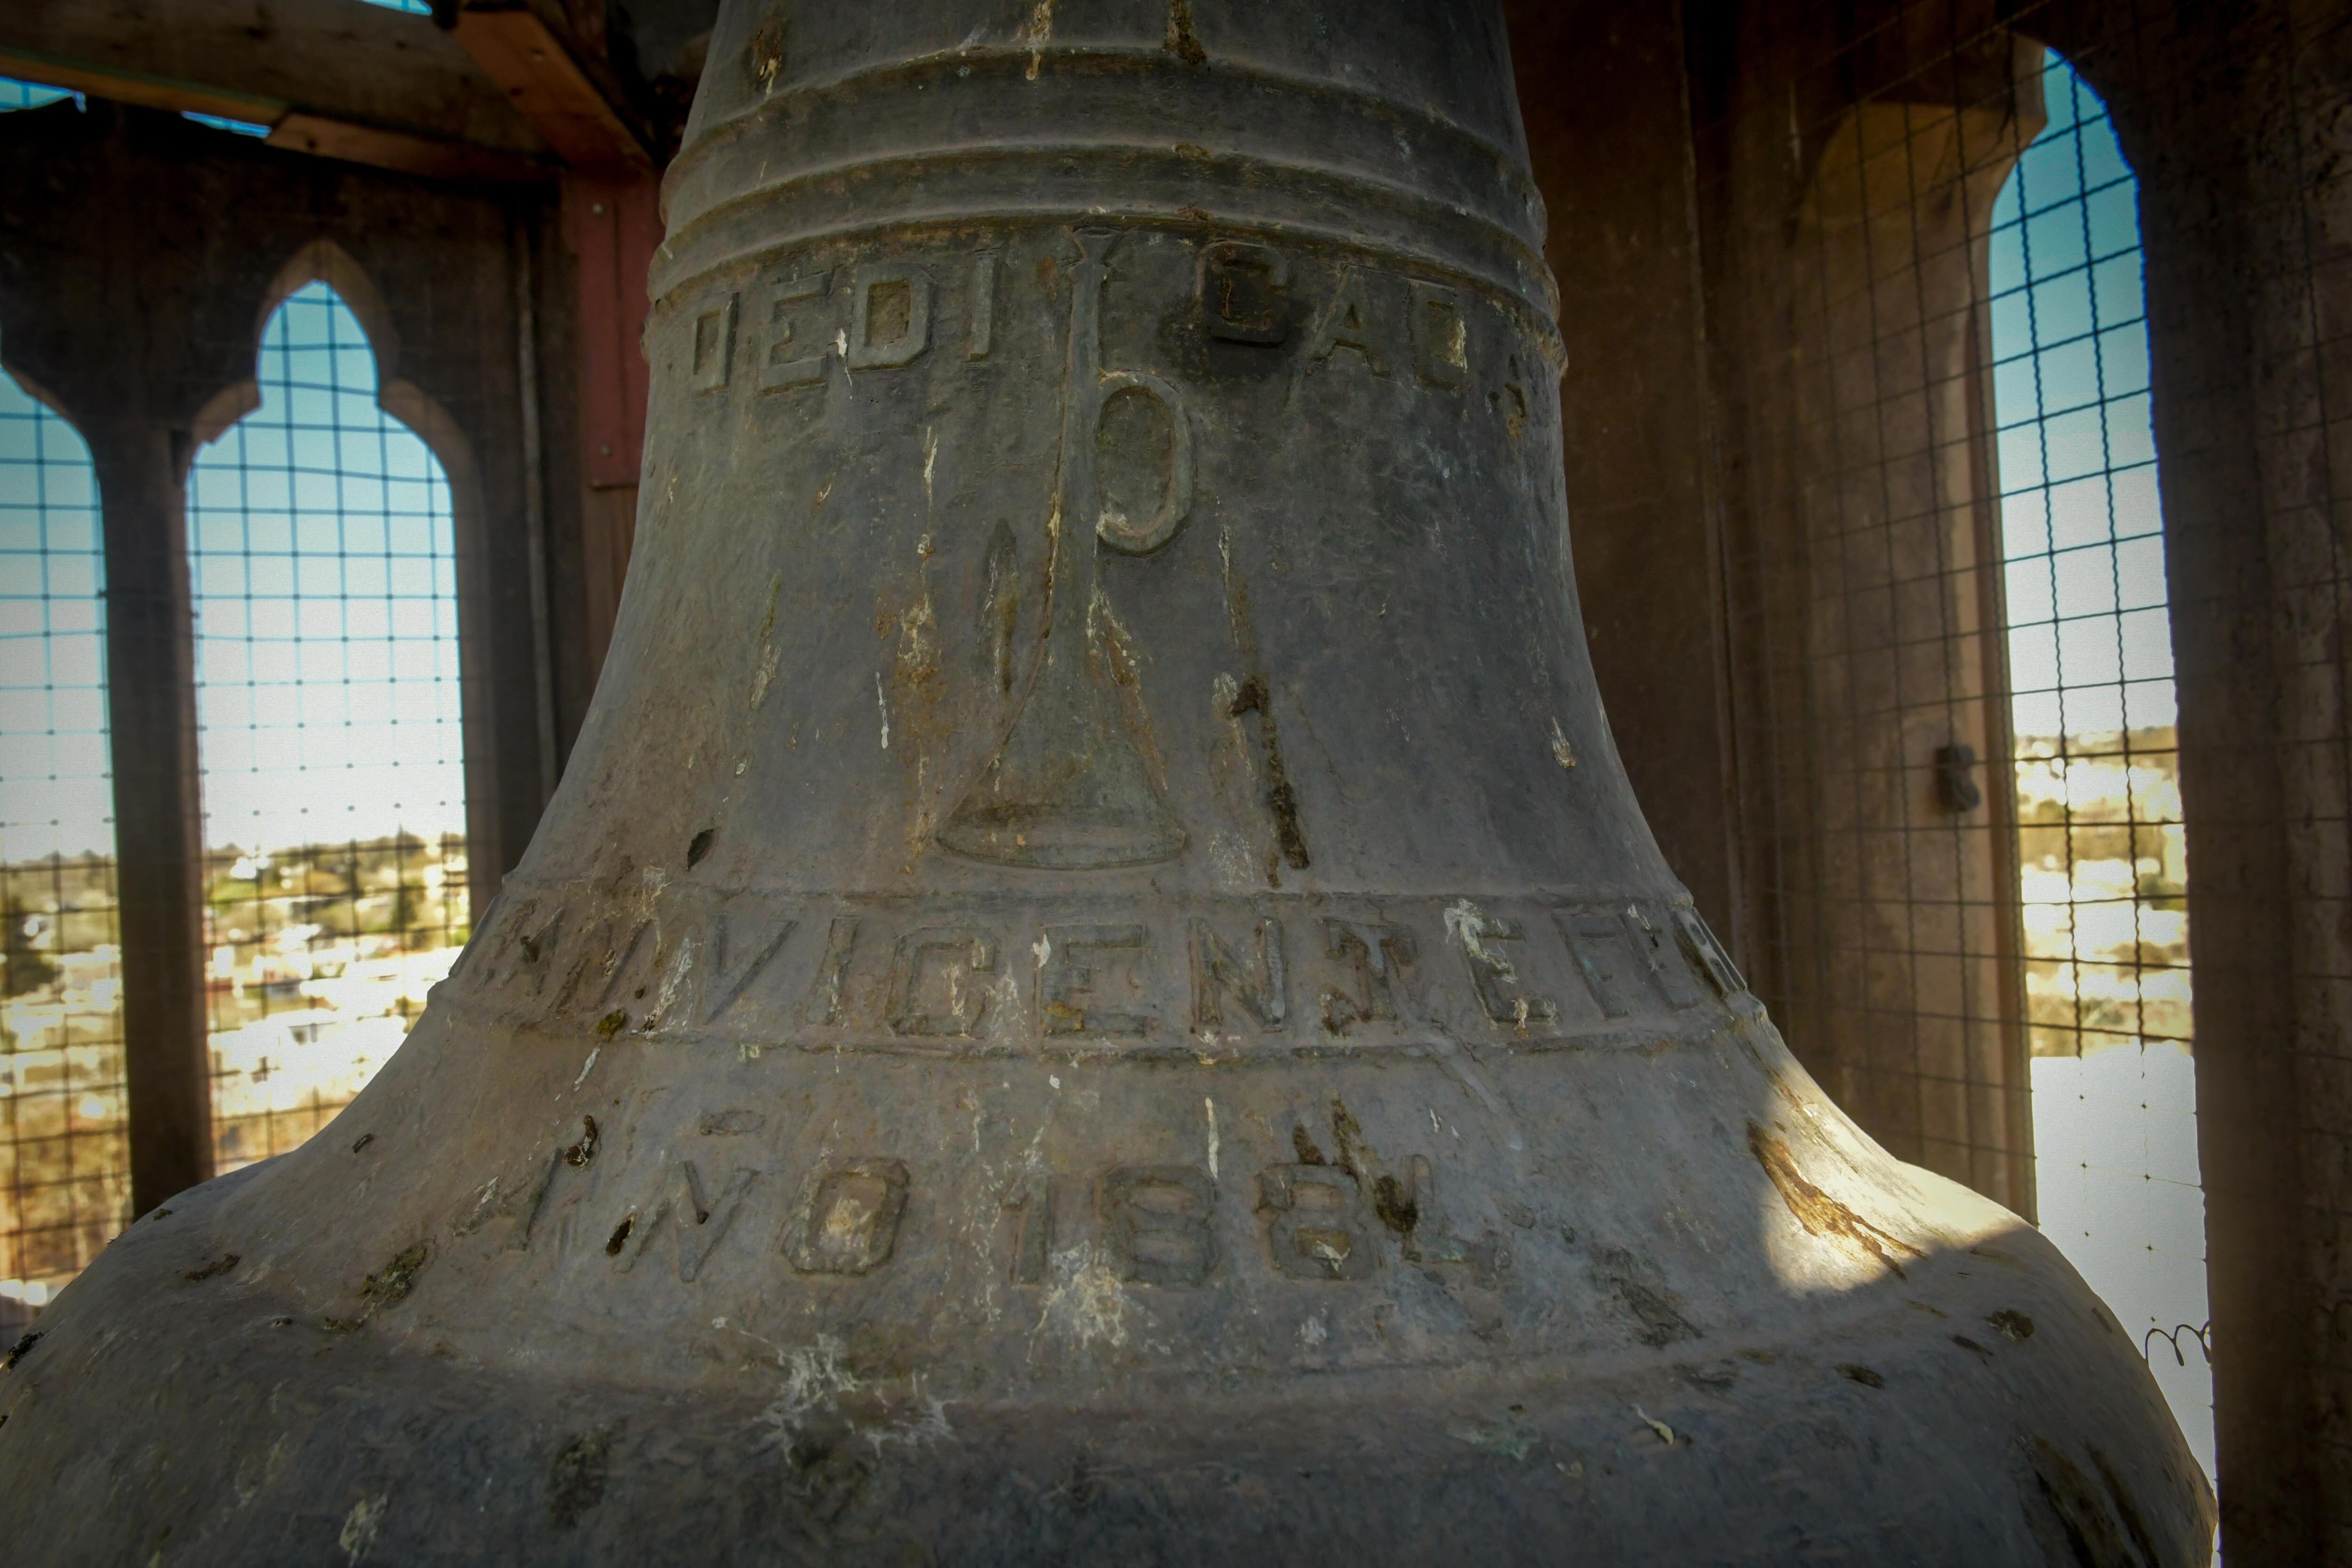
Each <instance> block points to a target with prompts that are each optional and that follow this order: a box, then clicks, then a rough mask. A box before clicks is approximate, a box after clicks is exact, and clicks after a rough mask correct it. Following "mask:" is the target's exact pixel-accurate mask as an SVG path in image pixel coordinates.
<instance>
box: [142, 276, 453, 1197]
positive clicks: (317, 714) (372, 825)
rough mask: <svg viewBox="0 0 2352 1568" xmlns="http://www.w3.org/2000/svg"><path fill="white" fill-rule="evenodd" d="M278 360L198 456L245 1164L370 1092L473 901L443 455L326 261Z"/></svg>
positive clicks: (263, 367)
mask: <svg viewBox="0 0 2352 1568" xmlns="http://www.w3.org/2000/svg"><path fill="white" fill-rule="evenodd" d="M259 382H260V390H261V405H260V406H259V408H257V410H256V411H255V412H254V413H253V414H251V415H249V416H247V418H246V419H245V420H244V421H243V422H242V423H240V424H239V425H237V426H236V427H234V428H233V429H232V430H231V431H229V432H228V434H227V435H226V436H225V437H223V438H222V439H221V440H220V441H219V442H218V443H217V444H216V445H215V446H213V447H208V448H207V449H205V451H204V452H203V453H202V454H200V455H199V457H198V458H197V459H196V462H195V465H194V470H193V472H192V474H191V476H190V479H189V509H188V531H189V540H190V551H191V566H192V572H193V575H194V596H195V608H196V682H197V687H196V690H197V720H198V724H199V726H200V734H201V752H200V754H201V758H202V762H203V768H204V800H205V847H206V855H207V863H206V867H205V890H206V898H207V908H206V921H207V941H208V942H209V943H210V946H211V965H210V970H209V1003H210V1017H211V1028H212V1060H213V1115H214V1131H215V1152H216V1157H217V1160H218V1163H219V1166H220V1168H221V1169H222V1170H224V1171H226V1170H230V1169H234V1168H236V1166H238V1165H241V1164H246V1163H251V1162H252V1161H255V1160H260V1159H266V1158H268V1156H270V1155H272V1154H276V1153H279V1152H284V1151H285V1150H287V1149H289V1148H292V1147H294V1146H295V1145H297V1144H299V1143H300V1142H302V1141H303V1140H304V1139H306V1138H308V1137H310V1134H311V1133H313V1132H314V1131H317V1130H318V1129H320V1127H322V1126H324V1125H325V1124H326V1123H327V1122H328V1121H331V1119H332V1118H333V1116H334V1114H335V1112H336V1111H337V1110H340V1109H341V1107H342V1106H343V1105H344V1104H345V1103H347V1102H348V1101H349V1100H351V1098H352V1096H353V1095H355V1094H356V1093H358V1092H359V1090H360V1089H361V1088H362V1086H363V1085H364V1084H365V1083H366V1082H367V1080H368V1079H369V1078H370V1077H372V1076H373V1074H374V1073H375V1071H376V1069H377V1068H380V1067H381V1066H382V1065H383V1062H384V1061H385V1060H386V1059H387V1058H389V1057H390V1056H391V1054H392V1052H393V1051H394V1049H395V1048H396V1047H398V1046H399V1044H400V1041H401V1039H402V1038H403V1037H404V1035H405V1034H406V1032H407V1028H408V1026H409V1024H410V1023H411V1022H412V1021H413V1020H414V1019H415V1016H416V1015H417V1014H418V1013H419V1012H420V1011H421V1010H422V1009H423V1006H424V1002H425V992H426V990H427V988H428V987H430V986H431V984H433V983H434V982H435V981H436V980H438V979H440V978H441V977H442V976H443V975H445V974H446V973H448V970H449V965H450V963H451V962H452V961H453V960H454V959H455V958H456V956H457V950H458V949H459V947H461V946H462V945H463V944H464V942H465V940H466V936H467V927H468V921H469V913H468V909H467V859H466V837H465V820H466V819H465V779H464V752H463V747H462V740H461V731H460V713H459V697H458V647H457V584H456V574H457V565H456V555H455V542H454V532H453V526H452V521H451V513H450V495H449V487H448V483H447V480H446V476H445V475H444V474H443V472H442V470H441V467H440V465H439V463H438V462H437V461H436V459H435V458H434V457H433V456H432V454H431V453H430V452H429V451H428V450H427V449H426V447H425V443H424V442H423V441H422V440H420V439H419V438H418V437H416V436H415V434H413V433H412V432H410V431H409V430H408V429H406V428H405V427H404V426H402V425H401V424H399V422H398V421H396V420H394V419H393V418H392V417H391V416H388V415H386V414H385V413H383V410H382V409H380V408H379V407H377V405H376V401H375V397H376V368H375V360H374V355H373V352H372V351H371V350H370V348H369V346H368V342H367V339H366V336H365V334H364V332H363V331H362V329H361V326H360V323H359V321H358V319H357V318H356V317H354V316H353V315H352V312H351V310H349V308H348V307H346V306H345V305H344V304H343V302H342V300H341V299H339V298H338V297H337V296H336V294H335V293H334V291H333V290H332V289H330V288H329V287H328V286H327V285H326V284H324V283H312V284H310V285H309V286H308V287H306V288H304V289H301V290H300V291H299V292H297V293H296V294H294V295H292V296H291V297H290V298H289V299H288V300H286V302H285V303H284V304H283V305H282V306H281V307H280V308H279V309H278V311H277V313H276V314H275V315H274V316H273V317H272V318H271V319H270V321H269V323H268V327H267V328H266V330H265V331H264V332H263V336H262V342H261V355H260V374H259Z"/></svg>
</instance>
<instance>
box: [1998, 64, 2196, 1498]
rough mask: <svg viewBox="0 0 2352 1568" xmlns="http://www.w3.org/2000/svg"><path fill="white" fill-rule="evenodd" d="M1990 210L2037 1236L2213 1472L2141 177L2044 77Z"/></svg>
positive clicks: (2084, 107)
mask: <svg viewBox="0 0 2352 1568" xmlns="http://www.w3.org/2000/svg"><path fill="white" fill-rule="evenodd" d="M2042 101H2043V103H2044V105H2045V106H2046V110H2047V113H2048V116H2049V120H2048V124H2047V127H2046V129H2044V130H2043V132H2042V134H2041V136H2040V137H2038V138H2037V139H2036V140H2035V141H2034V142H2033V143H2032V145H2031V146H2029V147H2028V148H2027V149H2026V150H2025V152H2024V153H2023V155H2022V156H2021V158H2020V159H2019V160H2018V165H2017V170H2016V173H2015V174H2013V175H2012V176H2011V179H2010V181H2009V183H2008V184H2007V185H2006V186H2005V187H2004V188H2003V189H2002V191H2001V194H2000V200H1999V202H1998V203H1997V204H1996V205H1995V206H1994V208H1993V212H1992V231H1991V239H1990V290H1991V302H1992V311H1991V327H1992V356H1993V362H1994V392H1995V408H1996V415H1997V418H1998V420H1999V424H2000V483H2001V490H2002V496H2001V527H2002V542H2003V547H2004V554H2005V556H2006V559H2007V566H2008V574H2007V590H2008V604H2009V626H2010V634H2009V649H2010V670H2011V690H2012V698H2011V713H2012V716H2013V724H2014V728H2015V731H2016V737H2017V739H2016V745H2017V798H2018V845H2019V852H2020V853H2019V859H2020V865H2021V874H2020V890H2021V903H2022V910H2023V924H2024V931H2025V976H2026V982H2025V984H2026V1003H2027V1008H2028V1018H2029V1023H2030V1026H2031V1031H2032V1052H2033V1064H2032V1076H2033V1119H2034V1145H2035V1154H2036V1160H2037V1164H2038V1171H2037V1184H2038V1188H2039V1193H2040V1200H2041V1211H2042V1212H2041V1220H2042V1228H2043V1230H2044V1231H2045V1232H2047V1233H2048V1234H2049V1236H2050V1237H2051V1238H2052V1239H2053V1240H2054V1241H2056V1242H2057V1243H2058V1245H2059V1246H2060V1247H2063V1249H2064V1250H2065V1252H2066V1254H2067V1256H2068V1257H2069V1258H2072V1259H2073V1261H2074V1265H2075V1267H2076V1268H2079V1269H2081V1270H2082V1272H2083V1275H2084V1278H2085V1279H2088V1280H2089V1281H2090V1283H2091V1285H2092V1287H2093V1288H2094V1289H2096V1290H2097V1291H2098V1292H2099V1293H2100V1295H2101V1296H2102V1297H2104V1298H2105V1300H2106V1302H2107V1304H2108V1306H2109V1307H2110V1308H2112V1309H2113V1310H2115V1312H2116V1315H2117V1317H2118V1318H2119V1319H2120V1320H2121V1321H2123V1323H2124V1324H2125V1325H2126V1328H2128V1329H2129V1330H2130V1331H2131V1332H2132V1333H2133V1335H2134V1337H2135V1338H2137V1339H2139V1340H2141V1342H2143V1344H2144V1345H2145V1346H2147V1348H2148V1349H2149V1350H2150V1351H2151V1352H2153V1353H2152V1354H2151V1356H2150V1364H2151V1365H2152V1366H2153V1367H2154V1368H2155V1370H2156V1372H2157V1375H2158V1381H2159V1382H2160V1383H2162V1384H2163V1385H2164V1387H2165V1392H2166V1394H2167V1396H2168V1398H2169V1399H2170V1400H2171V1402H2172V1405H2173V1407H2174V1411H2175V1414H2176V1415H2179V1418H2180V1422H2181V1426H2182V1429H2183V1431H2184V1432H2185V1433H2186V1434H2187V1435H2188V1436H2189V1441H2190V1444H2191V1446H2192V1447H2194V1448H2195V1449H2196V1450H2197V1452H2198V1454H2199V1456H2200V1458H2202V1459H2203V1461H2204V1463H2205V1465H2206V1468H2207V1469H2208V1470H2209V1471H2210V1470H2211V1468H2213V1414H2212V1380H2211V1373H2210V1368H2209V1366H2208V1364H2207V1361H2206V1357H2205V1353H2204V1348H2205V1341H2204V1325H2205V1321H2206V1289H2205V1205H2204V1194H2203V1190H2202V1187H2201V1186H2200V1178H2199V1171H2198V1163H2197V1122H2196V1106H2197V1100H2196V1071H2195V1068H2194V1066H2193V1065H2192V1062H2191V1058H2190V1056H2189V1043H2190V1034H2191V1031H2190V1026H2189V930H2188V912H2187V902H2186V900H2187V892H2188V888H2187V877H2188V870H2187V852H2186V838H2185V834H2184V830H2183V827H2182V823H2181V811H2180V786H2179V742H2178V740H2177V738H2176V736H2175V731H2174V697H2173V679H2172V640H2171V628H2170V625H2169V621H2168V614H2167V608H2166V590H2165V573H2164V540H2163V522H2164V520H2163V513H2162V510H2161V508H2160V506H2159V504H2158V492H2157V473H2156V442H2155V435H2154V429H2153V426H2152V423H2151V412H2150V407H2149V394H2148V349H2147V311H2146V301H2145V292H2144V290H2143V288H2142V285H2141V278H2140V254H2141V252H2140V232H2139V212H2138V200H2137V182H2136V181H2135V180H2134V178H2133V176H2132V173H2131V170H2130V168H2129V167H2128V166H2127V165H2126V163H2125V161H2124V155H2123V153H2122V150H2121V148H2120V147H2119V146H2118V145H2117V143H2116V134H2115V131H2114V128H2113V126H2112V124H2111V123H2110V121H2109V120H2108V118H2107V113H2106V110H2105V106H2104V105H2103V104H2101V103H2100V101H2099V100H2098V98H2097V95H2096V94H2095V93H2094V92H2093V91H2092V90H2091V89H2090V88H2089V87H2088V86H2087V85H2086V84H2085V83H2084V81H2083V80H2082V79H2081V78H2080V77H2079V76H2077V75H2076V74H2075V72H2074V69H2073V68H2071V67H2069V66H2068V65H2067V64H2066V63H2065V62H2064V61H2063V59H2060V58H2057V57H2056V56H2054V55H2053V56H2050V57H2048V61H2047V64H2046V66H2045V67H2044V68H2043V72H2042Z"/></svg>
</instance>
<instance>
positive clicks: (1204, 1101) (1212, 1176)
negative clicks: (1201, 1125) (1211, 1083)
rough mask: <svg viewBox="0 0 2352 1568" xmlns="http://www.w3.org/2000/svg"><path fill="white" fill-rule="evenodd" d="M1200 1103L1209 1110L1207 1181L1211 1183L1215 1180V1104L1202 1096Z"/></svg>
mask: <svg viewBox="0 0 2352 1568" xmlns="http://www.w3.org/2000/svg"><path fill="white" fill-rule="evenodd" d="M1201 1103H1202V1105H1205V1106H1207V1107H1208V1108H1209V1180H1211V1181H1215V1180H1216V1179H1217V1102H1216V1101H1215V1100H1211V1099H1210V1098H1209V1097H1208V1096H1206V1095H1202V1097H1201Z"/></svg>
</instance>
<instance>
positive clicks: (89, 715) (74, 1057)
mask: <svg viewBox="0 0 2352 1568" xmlns="http://www.w3.org/2000/svg"><path fill="white" fill-rule="evenodd" d="M0 347H5V345H0ZM104 579H105V561H104V557H103V553H102V547H101V542H100V532H99V513H98V496H97V484H96V479H95V477H94V475H93V474H92V472H91V468H90V461H89V448H88V447H85V446H84V445H83V443H82V439H81V437H79V436H78V435H76V434H75V433H74V431H73V429H72V427H71V426H68V425H67V424H66V422H65V421H64V420H63V419H61V418H59V417H58V416H57V415H56V414H54V413H52V412H51V411H50V410H48V409H47V408H46V407H44V406H42V405H40V404H38V403H37V402H35V401H34V400H33V399H32V398H31V397H29V396H27V395H26V393H25V391H24V389H23V388H21V387H20V386H18V385H17V384H16V382H15V381H14V380H13V379H11V378H10V377H8V376H5V375H0V920H5V929H0V939H5V940H0V947H4V948H5V952H4V953H0V958H5V987H0V989H5V1003H0V1005H5V1014H0V1325H5V1323H6V1322H8V1321H11V1320H12V1319H14V1318H16V1317H19V1316H21V1315H23V1314H26V1313H27V1312H29V1311H30V1310H35V1309H37V1308H39V1307H40V1306H42V1305H44V1304H45V1303H46V1302H47V1300H48V1298H49V1295H50V1293H51V1292H52V1291H54V1290H56V1289H58V1288H60V1287H61V1286H63V1285H64V1284H65V1282H66V1281H67V1280H68V1279H71V1278H72V1277H73V1276H74V1275H75V1274H76V1273H78V1272H79V1270H80V1269H81V1268H82V1266H83V1265H85V1264H87V1263H88V1262H89V1260H90V1259H91V1258H94V1257H95V1256H97V1254H98V1251H99V1249H100V1247H104V1246H105V1245H106V1243H107V1240H108V1239H109V1238H110V1237H112V1236H113V1235H114V1233H115V1232H116V1231H118V1230H120V1229H121V1227H122V1226H124V1225H125V1224H126V1223H128V1222H129V1220H130V1217H131V1215H130V1206H131V1172H130V1156H129V1149H128V1146H127V1140H126V1137H125V1132H124V1121H123V1116H124V1100H123V1064H122V1008H121V947H120V945H119V940H118V933H117V927H116V919H115V877H114V818H113V811H112V805H113V795H112V770H111V767H110V763H109V758H108V750H107V703H106V648H105V638H106V605H105V600H104V597H103V587H104Z"/></svg>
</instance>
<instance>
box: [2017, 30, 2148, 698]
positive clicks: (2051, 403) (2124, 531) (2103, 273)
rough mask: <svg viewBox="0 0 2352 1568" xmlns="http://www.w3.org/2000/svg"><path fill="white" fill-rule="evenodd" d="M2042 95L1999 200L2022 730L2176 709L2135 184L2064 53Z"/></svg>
mask: <svg viewBox="0 0 2352 1568" xmlns="http://www.w3.org/2000/svg"><path fill="white" fill-rule="evenodd" d="M2053 60H2054V57H2053ZM2044 96H2045V99H2046V100H2047V102H2048V105H2049V111H2050V122H2049V125H2048V127H2047V128H2046V129H2045V130H2044V131H2043V132H2042V134H2041V135H2040V136H2039V137H2037V138H2036V139H2035V140H2034V142H2033V143H2032V145H2031V146H2029V147H2028V148H2027V149H2026V151H2025V153H2024V155H2023V156H2022V157H2021V158H2020V159H2019V160H2018V165H2017V170H2016V173H2015V174H2013V175H2012V176H2011V179H2010V180H2009V183H2008V184H2006V185H2005V186H2004V187H2003V188H2002V191H2001V194H2000V200H1999V201H1998V202H1996V203H1995V205H1994V206H1993V212H1992V225H1993V227H1992V236H1991V256H1990V276H1991V282H1992V346H1993V360H1994V367H1993V399H1994V405H1995V407H1996V409H1997V410H1998V415H1997V417H1998V420H1999V423H2000V484H2001V490H2002V509H2001V510H2002V528H2003V532H2004V536H2005V541H2006V549H2005V553H2006V555H2007V557H2008V597H2009V618H2010V678H2011V689H2012V691H2013V692H2014V693H2015V698H2016V701H2015V708H2014V713H2015V721H2016V726H2017V732H2018V734H2019V735H2020V736H2032V735H2055V734H2059V733H2062V732H2065V731H2073V732H2075V733H2082V732H2084V731H2113V730H2121V729H2125V728H2131V729H2143V728H2147V727H2149V726H2154V725H2163V724H2169V723H2171V722H2172V721H2173V717H2174V707H2173V695H2172V691H2173V689H2172V639H2171V631H2170V627H2169V625H2168V620H2167V617H2166V612H2165V582H2164V553H2163V542H2162V539H2161V533H2162V529H2163V513H2162V511H2161V510H2160V508H2159V506H2158V498H2157V485H2156V436H2155V430H2154V426H2153V425H2152V423H2151V419H2150V411H2149V402H2148V390H2147V386H2148V380H2147V307H2146V303H2145V296H2144V294H2143V291H2142V288H2141V282H2140V243H2139V208H2138V187H2137V182H2136V181H2134V180H2133V178H2132V174H2131V170H2130V168H2129V166H2128V165H2126V163H2124V158H2123V153H2122V151H2121V149H2120V148H2119V147H2118V146H2117V145H2116V137H2115V132H2114V129H2113V127H2112V125H2111V123H2110V121H2108V120H2107V118H2106V111H2105V107H2104V106H2102V105H2101V104H2100V103H2099V101H2098V100H2097V99H2096V98H2095V96H2094V95H2093V94H2092V93H2091V90H2090V89H2089V88H2088V87H2087V86H2085V85H2084V84H2083V82H2082V80H2081V79H2080V78H2079V77H2077V76H2076V75H2075V74H2074V71H2073V70H2072V69H2071V68H2068V67H2067V66H2066V65H2065V64H2064V63H2063V61H2056V62H2054V63H2053V68H2052V69H2051V70H2049V71H2048V72H2047V73H2046V75H2045V78H2044Z"/></svg>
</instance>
